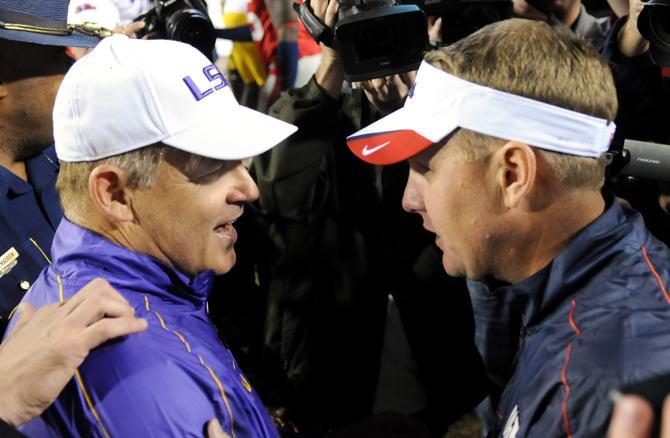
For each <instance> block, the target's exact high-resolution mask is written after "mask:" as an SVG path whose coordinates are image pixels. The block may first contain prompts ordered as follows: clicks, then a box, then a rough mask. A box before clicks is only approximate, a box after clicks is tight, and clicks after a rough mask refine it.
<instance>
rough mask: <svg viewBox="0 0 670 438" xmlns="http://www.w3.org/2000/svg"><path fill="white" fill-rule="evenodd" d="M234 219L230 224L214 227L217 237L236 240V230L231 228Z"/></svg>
mask: <svg viewBox="0 0 670 438" xmlns="http://www.w3.org/2000/svg"><path fill="white" fill-rule="evenodd" d="M235 220H236V219H233V220H232V221H230V222H225V223H222V224H219V225H217V226H216V227H214V232H215V233H216V234H218V235H219V237H222V238H226V239H230V240H233V241H234V240H237V230H236V229H235V227H234V226H233V224H234V223H235Z"/></svg>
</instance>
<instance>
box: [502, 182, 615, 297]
mask: <svg viewBox="0 0 670 438" xmlns="http://www.w3.org/2000/svg"><path fill="white" fill-rule="evenodd" d="M604 210H605V200H604V199H603V197H602V195H601V194H600V192H599V191H588V192H584V191H572V192H570V193H566V194H565V195H563V196H561V197H559V198H557V199H556V201H555V202H552V203H551V205H549V206H548V207H547V208H546V209H543V210H542V211H539V212H530V213H522V215H523V216H525V217H524V218H519V222H518V223H522V224H526V225H525V226H520V227H516V230H517V231H516V232H513V233H510V240H509V242H508V243H510V242H511V243H510V246H509V247H510V248H512V250H511V251H508V253H511V254H510V256H509V257H507V256H506V257H504V260H505V261H509V265H507V266H500V267H499V269H498V274H499V275H496V277H497V278H499V279H502V280H504V281H508V282H510V283H513V284H514V283H518V282H520V281H522V280H524V279H526V278H528V277H530V276H531V275H533V274H535V273H536V272H538V271H540V270H541V269H543V268H544V267H545V266H547V265H548V264H549V263H550V262H551V261H552V260H553V259H554V258H556V256H558V255H559V254H560V253H561V252H562V251H563V250H564V249H565V248H566V247H567V246H568V245H569V244H570V243H571V242H572V241H573V240H574V239H575V237H576V236H577V234H579V233H580V232H581V231H582V230H584V228H586V227H587V226H588V225H589V224H591V223H592V222H593V221H595V220H596V219H597V218H598V217H599V216H600V215H601V214H602V213H603V211H604ZM503 263H504V262H503Z"/></svg>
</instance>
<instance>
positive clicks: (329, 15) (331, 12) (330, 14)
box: [323, 0, 340, 29]
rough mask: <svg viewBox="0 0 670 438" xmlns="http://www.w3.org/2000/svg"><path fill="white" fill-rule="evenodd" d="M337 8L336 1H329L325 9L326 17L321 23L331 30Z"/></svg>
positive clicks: (338, 6)
mask: <svg viewBox="0 0 670 438" xmlns="http://www.w3.org/2000/svg"><path fill="white" fill-rule="evenodd" d="M339 8H340V4H339V3H338V2H337V0H330V2H329V3H328V8H326V16H325V18H324V20H323V22H324V23H325V25H326V26H328V27H330V28H331V29H332V28H333V27H334V26H335V18H336V17H337V11H338V9H339Z"/></svg>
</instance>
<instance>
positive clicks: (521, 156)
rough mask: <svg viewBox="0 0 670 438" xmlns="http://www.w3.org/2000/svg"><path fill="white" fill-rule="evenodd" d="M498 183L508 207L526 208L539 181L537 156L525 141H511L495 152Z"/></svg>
mask: <svg viewBox="0 0 670 438" xmlns="http://www.w3.org/2000/svg"><path fill="white" fill-rule="evenodd" d="M494 159H495V164H496V166H497V173H496V183H497V185H498V187H499V189H500V193H501V195H502V201H503V203H504V205H505V207H507V208H519V207H522V208H525V207H527V206H528V203H529V202H530V199H529V194H530V192H531V190H532V189H533V187H534V185H535V183H536V181H537V156H536V155H535V151H533V148H531V147H530V146H528V145H527V144H525V143H521V142H518V141H509V142H507V143H506V144H505V145H504V146H503V147H501V148H500V149H498V150H497V151H496V152H495V154H494Z"/></svg>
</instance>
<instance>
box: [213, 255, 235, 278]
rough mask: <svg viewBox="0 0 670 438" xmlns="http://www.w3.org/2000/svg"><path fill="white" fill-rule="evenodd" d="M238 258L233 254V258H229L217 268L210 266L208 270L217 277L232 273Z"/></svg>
mask: <svg viewBox="0 0 670 438" xmlns="http://www.w3.org/2000/svg"><path fill="white" fill-rule="evenodd" d="M236 259H237V257H236V256H235V254H233V256H232V257H227V258H226V260H225V261H222V262H221V263H218V264H217V265H216V266H210V267H209V268H208V269H211V270H212V271H214V273H215V274H216V275H223V274H227V273H228V272H230V270H231V269H233V267H235V262H236Z"/></svg>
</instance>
